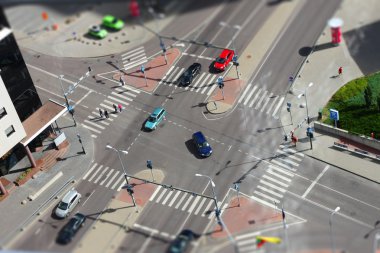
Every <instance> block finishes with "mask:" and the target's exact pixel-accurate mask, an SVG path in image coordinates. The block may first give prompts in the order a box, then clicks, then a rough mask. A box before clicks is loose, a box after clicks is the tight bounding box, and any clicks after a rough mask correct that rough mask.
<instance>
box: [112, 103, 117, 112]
mask: <svg viewBox="0 0 380 253" xmlns="http://www.w3.org/2000/svg"><path fill="white" fill-rule="evenodd" d="M112 106H113V109H114V110H115V113H117V106H116V105H115V104H113V105H112Z"/></svg>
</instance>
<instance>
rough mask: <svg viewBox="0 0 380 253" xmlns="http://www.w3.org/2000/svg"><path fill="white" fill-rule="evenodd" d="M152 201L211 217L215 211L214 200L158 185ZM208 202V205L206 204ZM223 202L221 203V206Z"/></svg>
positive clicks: (151, 198)
mask: <svg viewBox="0 0 380 253" xmlns="http://www.w3.org/2000/svg"><path fill="white" fill-rule="evenodd" d="M149 201H150V202H151V203H155V204H160V205H163V206H168V207H172V208H175V209H177V210H179V211H183V212H188V213H190V214H193V215H201V216H202V217H206V216H207V218H209V219H211V218H212V217H213V215H214V214H213V213H214V207H213V206H212V205H213V203H214V201H213V200H212V199H209V198H204V197H202V196H199V195H193V194H190V193H187V192H182V191H177V190H168V189H165V188H163V187H161V186H158V187H157V188H156V190H155V191H154V193H153V194H152V196H151V197H150V198H149ZM206 204H207V205H206ZM221 204H222V203H219V206H220V205H221Z"/></svg>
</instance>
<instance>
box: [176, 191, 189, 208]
mask: <svg viewBox="0 0 380 253" xmlns="http://www.w3.org/2000/svg"><path fill="white" fill-rule="evenodd" d="M186 195H187V193H184V194H183V196H182V198H181V199H180V200H179V202H178V203H177V205H176V206H175V209H178V207H179V206H180V205H181V203H182V201H183V200H184V198H185V197H186Z"/></svg>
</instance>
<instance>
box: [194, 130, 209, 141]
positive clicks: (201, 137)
mask: <svg viewBox="0 0 380 253" xmlns="http://www.w3.org/2000/svg"><path fill="white" fill-rule="evenodd" d="M193 138H194V139H195V140H196V141H198V142H205V141H206V137H205V136H204V135H203V133H202V132H201V131H199V132H195V133H193Z"/></svg>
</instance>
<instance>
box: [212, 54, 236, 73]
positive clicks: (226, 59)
mask: <svg viewBox="0 0 380 253" xmlns="http://www.w3.org/2000/svg"><path fill="white" fill-rule="evenodd" d="M234 54H235V53H234V51H233V50H229V49H223V51H222V52H221V53H220V55H219V57H217V58H216V60H215V62H214V69H216V70H219V71H224V70H225V68H226V67H227V65H228V64H229V63H230V62H231V60H232V57H234Z"/></svg>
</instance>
